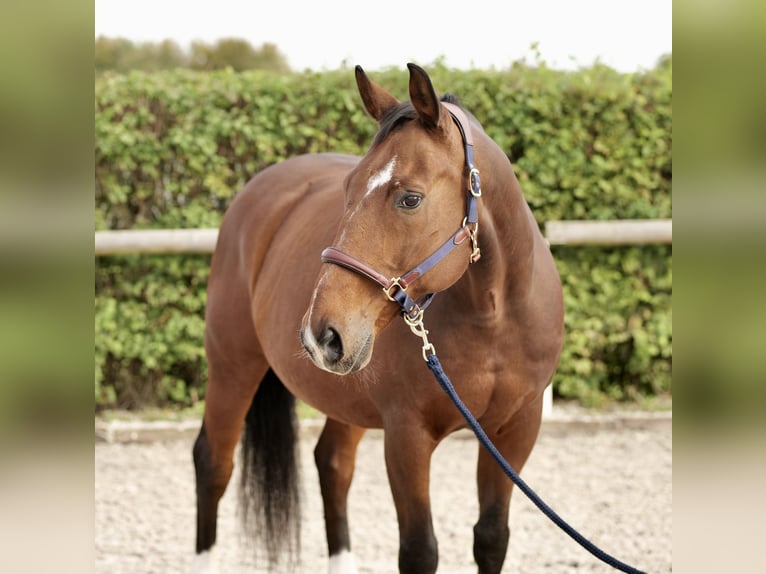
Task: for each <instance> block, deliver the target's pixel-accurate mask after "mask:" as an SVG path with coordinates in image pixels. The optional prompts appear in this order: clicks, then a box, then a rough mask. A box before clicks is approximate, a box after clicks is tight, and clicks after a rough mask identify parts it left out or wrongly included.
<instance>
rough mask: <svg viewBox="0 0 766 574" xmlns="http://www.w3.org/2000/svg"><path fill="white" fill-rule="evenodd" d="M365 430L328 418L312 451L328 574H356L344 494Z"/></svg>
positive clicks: (348, 486) (346, 492) (351, 476)
mask: <svg viewBox="0 0 766 574" xmlns="http://www.w3.org/2000/svg"><path fill="white" fill-rule="evenodd" d="M364 432H365V429H363V428H361V427H357V426H353V425H347V424H344V423H341V422H338V421H336V420H334V419H331V418H328V419H327V420H326V422H325V426H324V428H323V429H322V434H321V435H320V436H319V440H318V441H317V445H316V448H315V449H314V461H315V462H316V467H317V471H318V473H319V485H320V489H321V492H322V502H323V504H324V517H325V531H326V534H327V551H328V554H329V556H330V564H329V574H356V572H357V569H356V562H355V560H354V555H353V554H352V553H351V539H350V536H349V530H348V515H347V501H348V491H349V488H350V486H351V480H352V478H353V475H354V465H355V460H356V450H357V446H358V445H359V441H360V440H361V439H362V436H363V435H364Z"/></svg>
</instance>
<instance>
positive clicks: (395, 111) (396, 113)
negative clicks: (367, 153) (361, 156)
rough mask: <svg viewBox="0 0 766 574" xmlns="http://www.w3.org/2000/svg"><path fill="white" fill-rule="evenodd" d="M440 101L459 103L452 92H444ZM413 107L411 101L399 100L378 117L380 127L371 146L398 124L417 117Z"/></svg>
mask: <svg viewBox="0 0 766 574" xmlns="http://www.w3.org/2000/svg"><path fill="white" fill-rule="evenodd" d="M441 101H442V102H446V103H450V104H455V105H458V106H459V105H460V100H459V99H458V97H457V96H455V95H454V94H450V93H447V94H444V95H443V96H442V97H441ZM417 115H418V114H417V112H416V111H415V107H414V106H413V105H412V103H411V102H401V103H400V104H399V105H397V106H394V107H392V108H391V109H389V110H387V111H386V113H385V114H384V115H383V117H382V118H381V119H380V127H379V129H378V133H377V134H375V138H374V139H373V140H372V146H371V147H375V146H376V145H378V144H379V143H380V142H382V141H383V140H384V139H386V138H387V137H388V136H389V134H390V133H391V132H393V131H394V130H396V128H398V127H399V126H401V125H403V124H405V123H406V122H408V121H410V120H414V119H415V118H416V117H417Z"/></svg>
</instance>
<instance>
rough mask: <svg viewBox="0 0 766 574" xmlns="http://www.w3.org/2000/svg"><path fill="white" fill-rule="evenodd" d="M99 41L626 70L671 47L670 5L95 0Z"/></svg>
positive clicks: (294, 63) (629, 1) (350, 58)
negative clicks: (241, 43)
mask: <svg viewBox="0 0 766 574" xmlns="http://www.w3.org/2000/svg"><path fill="white" fill-rule="evenodd" d="M95 10H96V13H95V16H96V18H95V22H96V24H95V33H96V36H100V35H104V36H110V37H118V36H119V37H124V38H128V39H130V40H133V41H160V40H164V39H166V38H170V39H173V40H176V41H177V42H178V43H179V44H180V45H181V46H183V47H186V46H188V45H189V44H190V43H191V42H192V41H193V40H202V41H205V42H209V43H212V42H215V41H216V40H218V39H220V38H227V37H228V38H232V37H233V38H242V39H244V40H247V41H248V42H250V43H251V44H252V45H253V46H256V47H257V46H260V45H262V44H263V43H267V42H268V43H272V44H275V45H276V46H277V48H278V49H279V51H280V52H281V53H282V54H284V55H285V56H286V57H287V60H288V63H289V65H290V67H291V68H292V69H294V70H296V71H302V70H305V69H312V70H316V71H321V70H325V69H337V68H338V67H340V66H343V65H345V66H354V65H357V64H359V65H361V66H362V67H363V68H365V69H366V70H375V69H380V68H386V67H390V66H395V67H398V66H401V67H404V66H405V64H406V63H407V62H415V63H418V64H420V65H423V66H427V65H428V64H430V63H433V62H434V61H435V60H437V59H441V60H442V61H443V62H444V63H445V64H446V65H447V66H449V67H454V68H460V69H468V68H491V67H494V68H500V69H503V68H507V67H509V66H510V65H511V64H512V63H513V62H514V61H517V60H521V59H524V58H526V59H527V61H529V62H534V61H535V55H534V51H533V50H532V49H531V46H532V45H533V44H536V45H537V50H538V51H539V53H540V58H541V59H542V60H544V61H545V62H546V63H547V64H548V65H549V66H551V67H555V68H563V69H575V68H577V67H579V66H590V65H592V64H593V63H594V62H595V61H596V60H598V61H599V62H601V63H604V64H607V65H609V66H611V67H613V68H615V69H617V70H619V71H622V72H633V71H637V70H640V69H648V68H651V67H652V66H654V64H655V63H656V62H657V59H658V58H659V57H660V56H661V55H663V54H667V53H670V52H671V51H672V1H671V0H570V1H566V0H557V1H554V0H526V1H525V2H514V1H507V0H506V1H503V0H466V1H462V2H454V1H452V2H426V1H422V0H421V1H419V2H418V1H417V0H386V1H383V2H376V3H370V4H368V3H363V2H360V1H359V0H357V1H356V2H354V1H350V0H315V1H307V0H277V1H270V2H258V1H254V0H251V1H247V0H212V1H210V0H208V1H204V2H203V1H199V0H185V1H178V0H95Z"/></svg>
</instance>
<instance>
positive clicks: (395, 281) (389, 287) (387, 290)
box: [383, 277, 407, 303]
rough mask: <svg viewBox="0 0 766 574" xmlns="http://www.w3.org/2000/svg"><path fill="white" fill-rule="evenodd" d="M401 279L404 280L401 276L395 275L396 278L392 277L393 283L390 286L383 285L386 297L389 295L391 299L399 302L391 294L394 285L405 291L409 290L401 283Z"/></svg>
mask: <svg viewBox="0 0 766 574" xmlns="http://www.w3.org/2000/svg"><path fill="white" fill-rule="evenodd" d="M401 280H402V278H401V277H395V278H393V279H391V285H389V286H388V287H383V293H385V294H386V297H388V300H389V301H393V302H394V303H396V302H397V301H396V299H394V298H393V296H392V295H391V291H392V289H393V288H394V287H398V288H399V289H401V290H402V291H404V292H405V293H406V292H407V289H406V288H404V287H402V284H401V283H399V281H401Z"/></svg>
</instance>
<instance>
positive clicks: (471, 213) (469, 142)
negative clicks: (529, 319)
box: [322, 102, 481, 319]
mask: <svg viewBox="0 0 766 574" xmlns="http://www.w3.org/2000/svg"><path fill="white" fill-rule="evenodd" d="M441 105H443V106H444V107H446V108H447V111H449V113H450V115H451V116H452V119H453V120H454V121H455V124H456V125H457V127H458V129H459V130H460V136H461V137H462V139H463V147H464V149H465V164H466V167H467V168H468V189H467V192H466V194H467V200H466V215H465V218H464V219H463V223H462V225H461V226H460V229H458V230H457V231H456V232H455V233H454V234H453V235H452V237H450V238H449V239H448V240H447V241H445V242H444V243H443V244H442V246H441V247H439V248H438V249H437V250H436V251H434V252H433V253H432V254H431V255H429V256H428V257H427V258H426V259H424V260H423V261H422V262H421V263H420V264H418V265H417V266H415V267H413V268H412V269H410V270H409V271H407V272H406V273H405V274H403V275H401V276H400V277H393V278H388V277H386V276H385V275H383V274H382V273H380V272H378V271H376V270H375V269H374V268H372V267H370V266H369V265H367V264H366V263H364V262H362V261H360V260H359V259H357V258H355V257H353V256H351V255H349V254H348V253H344V252H343V251H341V250H340V249H337V248H336V247H328V248H326V249H325V250H324V251H322V261H323V262H324V263H334V264H335V265H340V266H341V267H345V268H346V269H349V270H351V271H354V272H355V273H358V274H360V275H362V276H363V277H366V278H368V279H370V280H371V281H373V282H375V283H377V284H378V285H379V286H380V287H382V289H383V292H384V293H385V295H386V297H388V298H389V299H390V300H391V301H394V302H396V303H398V304H399V306H400V307H401V308H402V312H403V313H404V315H405V317H407V318H409V319H415V318H416V317H417V316H418V315H419V314H420V313H422V312H423V310H425V308H426V307H428V305H429V304H430V303H431V300H432V299H433V296H434V293H429V294H427V295H425V296H424V297H423V298H422V299H420V301H418V302H416V301H414V300H413V299H412V298H411V297H410V296H409V295H408V294H407V288H408V287H409V286H410V285H412V283H414V282H415V281H417V280H418V279H419V278H421V277H422V276H423V275H425V274H426V272H428V271H430V270H431V269H433V268H434V267H435V266H436V264H437V263H439V262H440V261H441V260H442V259H444V258H445V257H446V256H447V255H449V254H450V253H451V252H452V250H453V249H455V248H456V247H457V246H458V245H461V244H462V243H463V242H464V241H465V240H466V239H468V238H470V239H471V244H472V252H471V258H470V261H471V263H475V262H476V261H478V260H479V257H481V253H480V251H479V246H478V243H477V239H476V235H477V233H478V231H479V197H481V179H480V178H479V170H478V169H476V165H474V157H473V136H472V134H471V126H470V124H469V123H468V116H466V114H465V112H464V111H463V110H462V109H460V108H459V107H458V106H456V105H455V104H451V103H448V102H441ZM469 226H473V228H471V227H469Z"/></svg>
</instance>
